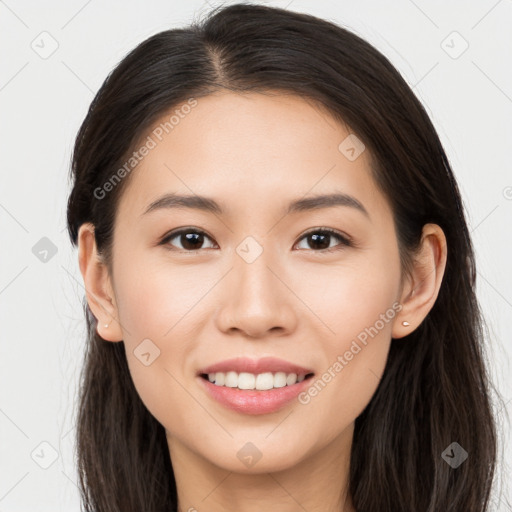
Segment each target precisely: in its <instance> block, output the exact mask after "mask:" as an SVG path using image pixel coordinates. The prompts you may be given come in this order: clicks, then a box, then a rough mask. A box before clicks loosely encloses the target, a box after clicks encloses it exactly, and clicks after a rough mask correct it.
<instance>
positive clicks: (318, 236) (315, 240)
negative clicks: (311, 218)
mask: <svg viewBox="0 0 512 512" xmlns="http://www.w3.org/2000/svg"><path fill="white" fill-rule="evenodd" d="M333 238H334V239H338V240H339V241H340V242H341V243H339V244H337V245H335V246H334V247H332V246H331V241H332V239H333ZM301 240H306V241H307V243H308V245H309V246H310V247H306V249H309V248H311V249H317V252H318V251H323V250H325V251H331V250H337V249H339V248H342V247H343V246H350V245H351V242H350V240H349V239H348V238H347V237H345V236H343V235H342V234H341V233H338V232H337V231H334V230H332V229H315V230H314V231H310V232H308V233H306V234H305V235H304V236H303V237H302V238H301ZM339 246H341V247H339Z"/></svg>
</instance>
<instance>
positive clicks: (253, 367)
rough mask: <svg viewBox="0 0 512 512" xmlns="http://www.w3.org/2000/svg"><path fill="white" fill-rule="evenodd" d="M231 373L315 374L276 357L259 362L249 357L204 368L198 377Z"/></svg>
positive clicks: (237, 358) (264, 358)
mask: <svg viewBox="0 0 512 512" xmlns="http://www.w3.org/2000/svg"><path fill="white" fill-rule="evenodd" d="M229 371H233V372H237V373H242V372H247V373H253V374H255V375H257V374H260V373H266V372H271V373H275V372H284V373H286V374H289V373H296V374H297V375H307V374H308V373H313V370H310V369H308V368H305V367H303V366H300V365H298V364H294V363H290V362H289V361H285V360H284V359H277V358H275V357H263V358H261V359H257V360H256V359H249V358H247V357H235V358H234V359H227V360H225V361H220V362H218V363H215V364H212V365H210V366H207V367H205V368H202V369H201V370H199V372H198V375H201V374H208V373H216V372H223V373H226V372H229Z"/></svg>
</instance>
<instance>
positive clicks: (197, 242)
mask: <svg viewBox="0 0 512 512" xmlns="http://www.w3.org/2000/svg"><path fill="white" fill-rule="evenodd" d="M180 238H181V240H180V242H181V244H182V245H183V247H184V248H185V249H191V250H195V249H197V248H198V247H200V246H201V245H202V243H203V238H204V237H203V235H201V233H183V234H182V235H181V237H180ZM184 241H185V243H183V242H184ZM187 244H189V246H187Z"/></svg>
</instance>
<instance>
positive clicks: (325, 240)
mask: <svg viewBox="0 0 512 512" xmlns="http://www.w3.org/2000/svg"><path fill="white" fill-rule="evenodd" d="M330 236H331V235H329V234H326V235H318V234H317V233H314V234H311V235H309V238H310V239H312V240H313V241H314V242H315V243H318V241H319V240H320V239H323V243H320V245H321V247H319V249H327V248H328V247H329V237H330ZM317 248H318V247H317Z"/></svg>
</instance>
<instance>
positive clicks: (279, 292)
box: [215, 251, 298, 338]
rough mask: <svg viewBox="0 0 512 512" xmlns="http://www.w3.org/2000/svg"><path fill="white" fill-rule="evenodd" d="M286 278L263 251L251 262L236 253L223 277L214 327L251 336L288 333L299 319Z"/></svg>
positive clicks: (295, 301) (296, 300)
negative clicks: (229, 269)
mask: <svg viewBox="0 0 512 512" xmlns="http://www.w3.org/2000/svg"><path fill="white" fill-rule="evenodd" d="M289 280H290V279H289V278H288V279H287V276H286V272H284V271H283V270H282V268H281V266H280V265H279V264H278V263H276V260H273V262H272V263H271V262H270V261H269V259H268V258H267V257H266V252H265V251H263V252H262V254H260V256H259V257H258V258H256V260H255V261H252V262H251V263H248V262H247V261H245V260H244V259H243V258H241V257H239V256H238V254H237V255H235V257H234V263H233V268H232V269H231V271H230V272H229V273H228V275H227V276H226V277H225V279H223V286H222V292H221V294H220V297H219V299H220V301H221V303H220V306H219V307H218V308H217V310H216V312H217V314H216V319H215V320H216V323H217V327H218V328H219V329H220V330H221V331H222V332H224V333H227V334H232V333H238V334H240V333H242V334H243V335H244V336H246V337H250V338H264V337H268V336H283V335H286V334H290V333H291V332H293V331H294V330H295V328H296V326H297V323H298V318H297V309H298V307H297V306H298V304H297V302H298V299H297V297H296V296H295V295H294V293H293V291H292V290H291V289H290V287H289V284H287V281H289Z"/></svg>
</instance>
